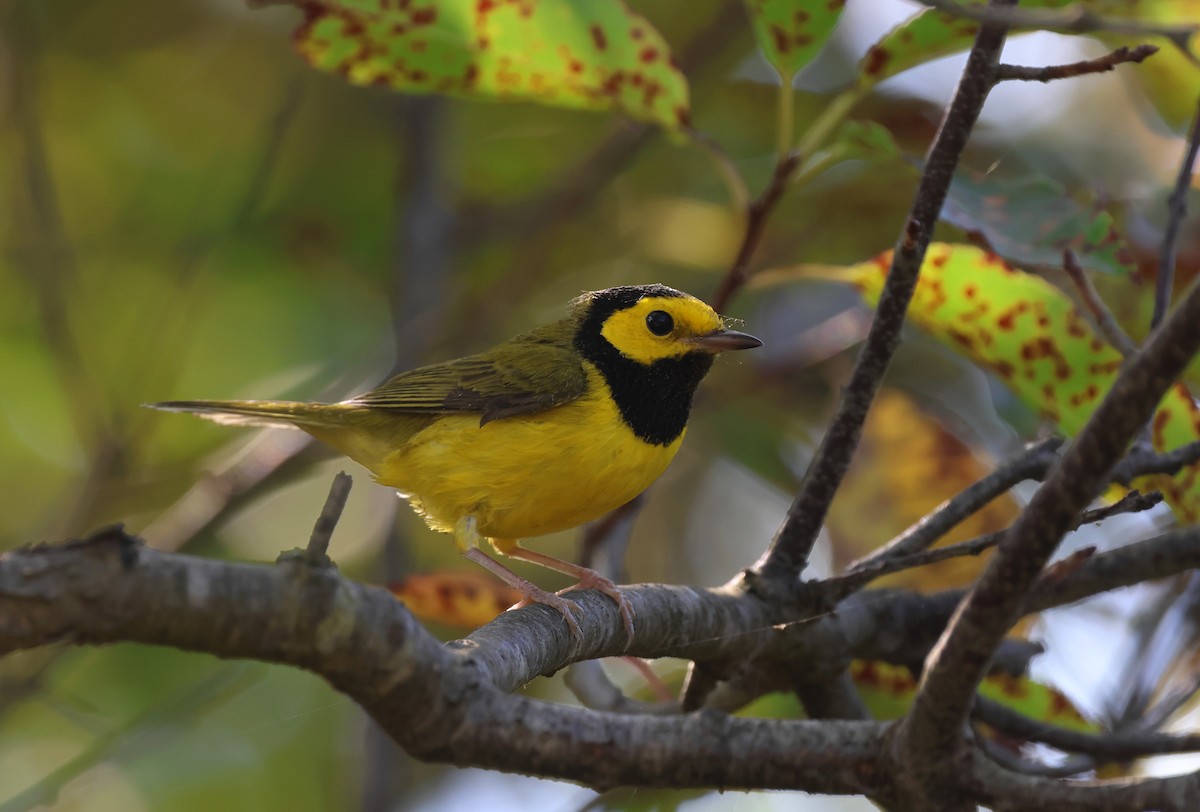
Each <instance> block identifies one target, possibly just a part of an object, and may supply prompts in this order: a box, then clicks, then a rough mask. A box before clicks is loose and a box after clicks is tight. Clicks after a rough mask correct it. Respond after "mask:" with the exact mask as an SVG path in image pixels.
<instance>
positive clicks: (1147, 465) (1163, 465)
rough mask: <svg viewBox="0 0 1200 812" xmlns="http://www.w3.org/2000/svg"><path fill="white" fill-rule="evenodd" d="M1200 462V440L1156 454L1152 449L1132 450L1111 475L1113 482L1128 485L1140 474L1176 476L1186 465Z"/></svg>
mask: <svg viewBox="0 0 1200 812" xmlns="http://www.w3.org/2000/svg"><path fill="white" fill-rule="evenodd" d="M1195 462H1200V440H1196V441H1194V442H1191V443H1188V444H1187V445H1181V446H1180V447H1179V448H1176V449H1175V450H1174V451H1165V452H1163V453H1162V454H1155V453H1154V452H1152V451H1140V450H1135V451H1132V452H1130V453H1129V454H1128V455H1127V456H1126V457H1125V458H1124V459H1123V460H1121V461H1120V462H1119V463H1117V467H1116V468H1114V469H1113V470H1112V473H1111V474H1110V475H1109V476H1110V478H1111V479H1112V481H1113V482H1117V483H1120V484H1121V485H1125V486H1128V485H1129V483H1130V482H1132V481H1133V480H1135V479H1137V478H1138V477H1140V476H1149V475H1150V474H1167V475H1168V476H1174V475H1175V474H1177V473H1179V471H1180V469H1182V468H1183V466H1185V465H1191V464H1193V463H1195Z"/></svg>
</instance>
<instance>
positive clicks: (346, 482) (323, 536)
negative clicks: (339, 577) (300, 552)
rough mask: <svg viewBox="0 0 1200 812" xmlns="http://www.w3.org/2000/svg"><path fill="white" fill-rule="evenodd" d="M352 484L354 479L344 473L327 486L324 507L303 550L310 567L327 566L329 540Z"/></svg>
mask: <svg viewBox="0 0 1200 812" xmlns="http://www.w3.org/2000/svg"><path fill="white" fill-rule="evenodd" d="M353 484H354V479H353V478H352V477H351V476H350V475H349V474H347V473H346V472H345V471H341V472H339V473H337V474H336V475H335V476H334V477H333V483H332V484H331V485H330V486H329V496H327V497H326V498H325V506H324V507H323V508H321V515H320V516H318V517H317V523H316V524H315V525H313V531H312V535H311V536H309V537H308V547H306V548H305V550H304V555H305V558H307V559H308V563H309V564H311V565H312V566H328V565H329V563H330V562H329V540H330V538H332V537H333V531H334V529H335V528H336V527H337V523H338V520H339V519H341V518H342V511H343V510H344V509H345V507H346V499H347V498H348V497H349V496H350V486H351V485H353Z"/></svg>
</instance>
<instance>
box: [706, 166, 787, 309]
mask: <svg viewBox="0 0 1200 812" xmlns="http://www.w3.org/2000/svg"><path fill="white" fill-rule="evenodd" d="M799 163H800V156H799V155H798V154H796V153H791V154H789V155H786V156H782V157H781V158H780V160H779V162H778V163H777V164H775V171H774V172H772V173H771V180H770V182H768V183H767V188H765V189H763V190H762V193H761V194H760V195H759V196H758V197H757V198H755V200H754V202H753V203H751V204H750V207H749V208H748V209H747V210H746V230H745V232H744V233H743V235H742V243H741V245H740V246H738V252H737V256H736V257H735V258H734V260H733V264H732V265H731V266H730V267H729V271H728V272H727V273H726V274H725V276H724V278H722V279H721V284H720V285H719V286H718V287H717V290H716V292H715V293H714V294H713V296H712V301H711V302H710V304H711V305H712V306H713V309H714V310H716V311H717V312H718V313H720V312H721V311H723V310H724V309H725V307H726V306H727V305H728V304H729V300H730V299H732V298H733V295H734V294H735V293H737V292H738V291H739V290H740V289H741V287H742V285H744V284H746V279H747V278H748V277H749V275H750V260H751V259H753V258H754V252H755V251H756V250H757V249H758V244H759V242H760V241H761V240H762V235H763V230H764V229H765V228H766V225H767V220H768V219H770V216H771V212H772V211H774V210H775V206H776V204H777V203H779V199H780V198H781V197H782V196H783V190H784V189H786V188H787V184H788V181H789V180H791V177H792V173H793V172H795V171H796V167H797V165H799Z"/></svg>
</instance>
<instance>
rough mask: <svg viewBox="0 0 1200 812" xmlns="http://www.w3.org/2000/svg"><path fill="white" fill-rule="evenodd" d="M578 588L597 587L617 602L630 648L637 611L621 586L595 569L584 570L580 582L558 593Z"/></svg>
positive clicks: (626, 643) (627, 644)
mask: <svg viewBox="0 0 1200 812" xmlns="http://www.w3.org/2000/svg"><path fill="white" fill-rule="evenodd" d="M576 589H595V590H597V591H598V592H603V593H604V594H605V595H607V596H608V597H610V598H612V599H613V602H614V603H616V604H617V610H618V611H619V612H620V613H621V622H622V623H624V624H625V641H626V642H625V648H627V649H628V648H629V646H630V645H632V644H633V618H634V615H635V612H634V610H633V604H632V603H630V602H629V599H628V598H626V597H625V595H624V594H623V593H622V592H621V589H620V587H618V586H617V585H616V584H614V583H613V582H612V581H611V580H609V579H608V578H605V577H604V576H603V575H601V574H600V573H598V572H596V571H595V570H584V571H583V573H582V574H581V575H580V576H579V583H577V584H575V585H574V586H569V587H567V588H566V589H564V590H562V591H561V592H559V593H558V594H559V595H562V594H563V592H571V591H573V590H576Z"/></svg>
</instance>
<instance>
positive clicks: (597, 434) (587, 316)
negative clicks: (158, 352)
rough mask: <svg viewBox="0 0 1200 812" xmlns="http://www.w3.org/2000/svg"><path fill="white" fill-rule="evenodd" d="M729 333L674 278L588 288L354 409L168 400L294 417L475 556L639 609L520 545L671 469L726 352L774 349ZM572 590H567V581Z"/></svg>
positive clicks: (255, 418)
mask: <svg viewBox="0 0 1200 812" xmlns="http://www.w3.org/2000/svg"><path fill="white" fill-rule="evenodd" d="M761 345H762V342H761V341H759V340H758V339H757V338H754V337H753V336H749V335H746V334H745V333H740V332H737V331H735V330H728V329H725V327H724V324H723V322H722V320H721V317H720V316H718V315H717V314H716V312H715V311H713V309H712V308H711V307H709V306H708V305H706V304H704V303H703V302H701V301H700V300H699V299H696V298H694V297H692V296H689V295H687V294H685V293H680V292H679V291H677V290H674V289H672V288H669V287H666V286H665V285H638V286H629V287H618V288H609V289H607V290H600V291H595V292H592V293H586V294H584V295H583V296H580V297H579V298H577V299H575V300H574V301H573V302H572V303H571V306H570V315H568V316H567V317H566V318H565V319H563V320H561V321H557V322H555V323H553V324H548V325H546V326H544V327H539V328H537V329H535V330H533V331H531V332H528V333H524V334H522V335H519V336H517V337H516V338H513V339H511V340H509V341H506V342H504V343H503V344H500V345H498V346H496V347H493V348H492V349H490V350H488V351H487V352H483V353H480V354H478V355H470V356H467V357H466V358H459V359H457V360H454V361H447V362H445V363H441V364H433V365H431V366H426V367H421V368H419V369H414V370H410V371H408V372H401V373H400V374H398V375H396V376H395V377H393V378H391V379H390V380H388V381H386V382H385V383H383V384H382V385H381V386H379V387H378V388H376V389H373V390H371V391H370V392H367V393H365V394H362V395H358V396H357V397H353V398H350V399H349V400H345V401H342V402H341V403H295V402H289V401H274V400H264V401H258V400H182V401H169V402H166V403H158V404H155V408H159V409H166V410H169V411H180V412H195V413H197V414H199V415H201V416H203V417H206V418H208V419H210V420H215V421H217V422H221V423H233V424H239V425H255V426H260V425H266V426H281V425H282V426H294V427H297V428H300V429H303V430H304V431H306V432H308V433H309V434H311V435H312V436H313V437H315V438H317V439H318V440H321V441H322V442H325V443H328V444H329V445H331V446H333V447H334V448H336V449H337V450H338V451H340V452H342V453H343V454H345V455H346V456H348V457H350V458H351V459H353V460H355V461H356V462H358V463H360V464H362V465H363V466H365V467H366V468H367V469H369V470H370V471H371V473H372V474H374V475H375V479H376V480H377V481H378V482H379V483H380V484H382V485H386V486H388V487H391V488H395V489H396V490H397V491H399V492H400V494H401V495H402V496H404V497H405V498H406V499H408V500H409V502H410V503H411V504H412V506H413V508H414V509H415V510H416V511H417V512H418V513H419V514H421V516H423V517H424V519H425V521H426V522H428V524H429V526H430V527H432V528H433V529H435V530H440V531H443V532H448V533H453V534H454V537H455V542H456V544H457V546H458V549H459V551H460V552H461V553H462V554H463V555H465V556H466V557H467V558H469V559H471V560H472V561H475V562H476V563H478V564H481V565H482V566H484V567H486V568H487V569H489V570H491V571H492V572H493V573H495V574H496V575H497V576H499V577H500V578H501V579H502V580H504V581H505V582H506V583H508V584H509V585H510V586H512V587H514V588H516V589H517V590H519V591H520V592H521V593H522V594H523V595H525V598H526V601H527V602H536V603H543V604H546V605H548V606H552V607H554V608H555V609H557V610H559V611H560V612H561V613H562V615H563V618H564V619H565V620H566V622H567V625H568V626H570V628H571V631H572V633H573V634H575V636H576V637H579V626H578V623H577V622H576V620H575V617H574V616H573V615H572V613H571V607H572V604H571V602H570V601H568V600H566V599H564V598H562V597H561V594H560V595H556V594H553V593H550V592H546V591H545V590H542V589H539V588H538V587H537V586H535V585H534V584H532V583H530V582H529V581H527V580H525V579H524V578H521V577H520V576H519V575H517V574H516V573H514V572H512V571H511V570H509V569H508V568H507V567H505V566H504V565H502V564H501V563H500V562H498V561H496V560H494V559H492V558H490V557H489V556H488V555H487V554H485V553H484V552H483V551H482V550H481V549H479V542H480V539H481V538H487V539H488V540H489V541H490V542H491V544H492V546H493V547H494V548H495V549H496V550H497V551H498V552H499V553H501V554H503V555H506V556H509V557H511V558H516V559H521V560H524V561H531V562H533V563H536V564H540V565H542V566H545V567H549V568H550V569H553V570H557V571H559V572H563V573H566V574H567V575H570V576H572V577H574V578H577V579H579V583H578V584H576V585H575V586H573V587H571V589H579V588H593V589H598V590H600V591H602V592H604V593H605V594H606V595H608V596H610V597H611V598H612V599H613V600H614V601H616V602H617V605H618V607H619V608H620V610H621V615H622V618H623V619H624V621H625V627H626V629H627V630H628V631H629V632H630V633H632V630H633V613H632V609H631V607H630V605H629V603H628V601H627V600H626V599H625V598H624V596H622V595H621V592H620V591H619V590H618V589H617V587H616V586H615V585H614V584H613V583H612V581H610V580H608V579H607V578H604V577H603V576H601V575H600V574H599V573H597V572H596V571H594V570H591V569H588V568H586V567H582V566H579V565H577V564H572V563H570V562H568V561H563V560H561V559H558V558H555V557H553V556H550V555H546V554H544V553H539V552H535V551H533V550H528V549H526V548H524V547H522V546H520V544H519V542H518V539H522V538H528V537H530V536H541V535H544V534H546V533H552V532H555V531H558V530H565V529H567V528H571V527H576V526H578V525H580V524H583V523H585V522H588V521H591V520H592V519H595V518H597V517H599V516H602V515H603V514H604V513H606V512H608V511H610V510H613V509H615V508H617V507H620V506H621V505H623V504H624V503H625V502H628V501H629V500H630V499H632V498H633V497H635V496H637V495H638V494H639V493H641V492H642V491H643V490H645V489H646V487H647V486H649V485H650V483H651V482H653V481H654V480H655V479H657V478H658V476H659V474H661V473H662V472H663V470H664V469H665V468H666V467H667V464H668V463H670V461H671V459H672V458H673V457H674V456H675V452H676V451H678V450H679V444H680V442H681V441H682V440H683V435H684V431H685V429H686V426H687V419H688V413H689V412H690V411H691V408H692V395H693V394H694V393H695V391H696V387H697V386H698V385H699V384H700V380H701V379H702V378H703V377H704V376H705V374H707V372H708V370H709V368H710V367H711V366H712V362H713V356H714V355H715V354H717V353H719V352H722V351H724V350H743V349H749V348H751V347H759V346H761ZM564 591H566V590H564Z"/></svg>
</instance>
